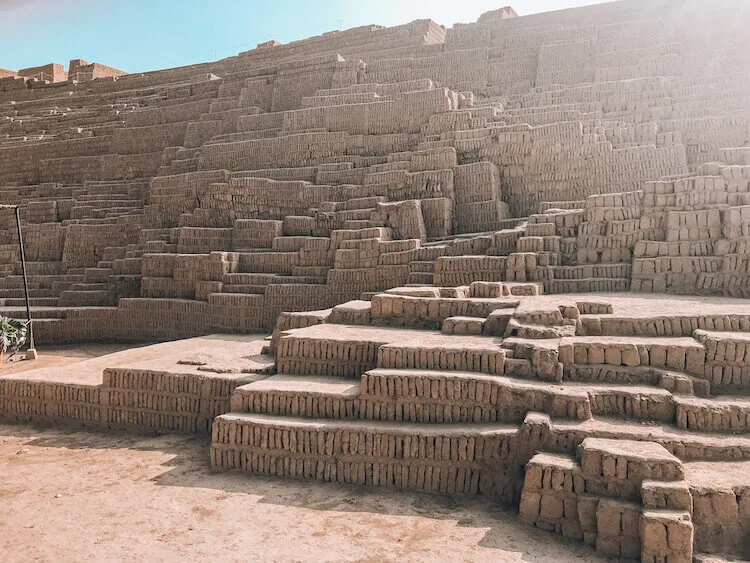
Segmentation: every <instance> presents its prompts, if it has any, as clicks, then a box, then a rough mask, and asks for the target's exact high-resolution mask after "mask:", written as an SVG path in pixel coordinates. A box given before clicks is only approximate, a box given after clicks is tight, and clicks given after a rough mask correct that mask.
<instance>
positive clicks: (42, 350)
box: [0, 344, 138, 376]
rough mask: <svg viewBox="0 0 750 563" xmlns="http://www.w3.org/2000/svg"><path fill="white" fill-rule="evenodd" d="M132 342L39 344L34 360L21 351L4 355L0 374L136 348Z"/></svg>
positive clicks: (82, 359)
mask: <svg viewBox="0 0 750 563" xmlns="http://www.w3.org/2000/svg"><path fill="white" fill-rule="evenodd" d="M137 347H138V346H137V345H133V344H70V345H64V346H40V347H39V348H38V349H37V351H38V352H39V358H38V359H36V360H25V359H23V358H24V354H23V353H20V352H19V353H16V354H11V353H8V354H7V355H6V356H5V361H4V362H3V363H2V364H0V376H3V375H8V374H11V373H21V372H24V371H31V370H33V369H40V368H46V367H61V366H67V365H70V364H75V363H78V362H82V361H84V360H89V359H91V358H98V357H99V356H104V355H106V354H113V353H115V352H120V351H122V350H128V349H130V348H137Z"/></svg>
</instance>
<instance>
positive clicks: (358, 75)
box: [0, 0, 750, 562]
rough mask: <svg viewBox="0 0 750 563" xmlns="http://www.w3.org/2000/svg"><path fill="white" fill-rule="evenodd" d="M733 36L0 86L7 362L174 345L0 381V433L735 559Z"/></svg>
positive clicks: (497, 34)
mask: <svg viewBox="0 0 750 563" xmlns="http://www.w3.org/2000/svg"><path fill="white" fill-rule="evenodd" d="M749 29H750V5H748V3H747V2H746V1H745V0H722V1H721V2H705V1H703V2H698V1H695V0H648V1H646V0H622V1H620V2H613V3H606V4H599V5H595V6H589V7H583V8H575V9H569V10H562V11H556V12H549V13H543V14H536V15H532V16H525V17H518V16H517V15H516V13H515V12H514V11H513V10H512V9H511V8H503V9H500V10H497V11H493V12H488V13H486V14H484V15H482V16H481V17H480V18H479V20H478V21H477V22H475V23H472V24H466V25H463V24H461V25H456V26H454V27H452V28H450V29H446V28H444V27H442V26H441V25H438V24H437V23H435V22H432V21H429V20H420V21H414V22H412V23H409V24H406V25H402V26H397V27H392V28H383V27H379V26H367V27H360V28H356V29H350V30H346V31H335V32H331V33H326V34H323V35H321V36H318V37H313V38H309V39H305V40H301V41H296V42H293V43H290V44H285V45H282V44H279V43H277V42H273V41H272V42H268V43H265V44H261V45H258V47H257V48H256V49H253V50H250V51H247V52H244V53H240V54H239V55H237V56H234V57H230V58H227V59H223V60H220V61H216V62H213V63H206V64H200V65H194V66H189V67H181V68H174V69H168V70H160V71H154V72H148V73H143V74H129V75H119V71H116V70H115V69H109V67H104V66H103V65H98V66H97V65H96V63H94V64H92V65H89V64H88V63H86V62H85V61H73V63H75V65H74V64H71V69H73V68H75V69H76V71H75V72H73V71H72V70H71V71H70V72H69V73H66V75H65V76H64V77H63V76H61V77H60V79H59V80H58V79H45V77H46V76H47V75H46V74H44V73H42V74H41V75H40V74H38V73H37V74H36V75H33V76H32V75H30V74H29V73H26V74H27V75H19V74H17V73H14V72H11V71H0V204H11V205H20V206H21V218H22V222H23V237H24V243H25V248H26V258H27V260H28V261H29V263H28V271H29V282H30V291H31V304H32V306H33V310H32V315H33V317H34V319H35V323H34V327H35V334H36V339H37V342H39V343H40V345H43V344H50V343H74V342H92V341H133V342H144V341H167V340H174V339H180V338H191V337H199V336H203V338H198V339H195V340H191V341H188V342H190V343H191V344H184V345H182V346H183V347H182V348H179V351H178V352H174V351H175V350H177V349H176V348H171V350H172V351H173V352H172V354H173V355H172V356H169V358H170V359H169V361H167V360H166V359H164V358H165V357H166V356H163V355H164V354H165V352H163V351H164V350H166V349H167V348H165V346H170V345H167V344H159V345H156V346H154V347H151V348H148V349H143V350H151V351H150V352H149V353H150V354H152V356H150V357H148V354H146V353H145V352H144V354H146V355H143V354H142V355H141V356H142V357H139V358H138V361H137V362H131V361H129V360H128V361H126V359H119V360H115V359H112V358H110V359H108V360H100V361H98V363H92V364H90V365H89V368H87V369H88V371H86V372H85V377H84V369H83V367H82V368H81V372H80V374H79V375H78V376H75V375H74V376H71V375H70V374H69V373H67V374H59V373H52V372H50V371H49V370H47V371H44V370H40V373H34V372H29V373H28V374H18V375H14V376H7V377H0V414H2V416H3V417H6V418H7V417H9V418H20V419H28V418H32V419H45V420H53V421H61V422H68V423H69V422H85V423H88V424H95V425H102V426H127V427H135V428H141V429H142V428H151V429H163V430H178V431H183V432H196V433H201V432H212V448H211V464H212V465H213V466H214V467H216V468H220V469H237V470H242V471H252V472H262V473H267V474H270V475H278V476H295V477H307V478H315V479H321V480H326V481H338V482H342V483H358V484H369V485H382V486H391V487H399V488H409V489H418V490H425V491H435V492H440V493H447V494H455V495H477V494H481V495H485V496H490V497H492V498H496V499H498V501H502V502H505V503H509V504H511V505H514V506H517V507H519V510H520V517H521V518H522V519H523V520H524V521H527V522H529V523H531V524H533V525H535V526H537V527H539V528H541V529H543V530H548V531H550V532H557V533H558V534H562V535H563V536H566V537H569V538H577V539H580V540H583V541H585V542H588V543H590V544H591V545H594V546H596V549H597V551H599V552H600V553H602V554H604V555H611V556H615V557H622V558H641V559H642V560H644V561H649V562H651V561H653V562H657V561H658V562H665V561H666V562H680V561H692V558H693V556H694V555H695V556H698V554H699V553H712V554H723V555H726V556H730V557H748V558H750V437H749V436H748V432H750V301H747V300H746V299H745V298H746V297H748V294H750V144H749V143H748V141H749V131H750V129H749V125H750V32H749V31H748V30H749ZM57 66H59V65H57ZM40 68H41V67H40ZM32 70H33V69H32ZM40 72H41V71H40ZM62 72H64V71H62ZM31 74H33V73H31ZM0 226H1V230H0V313H2V314H4V315H10V316H14V317H18V318H23V317H24V316H25V314H26V313H25V309H24V308H23V305H24V299H23V297H24V291H23V280H22V277H21V276H20V265H19V251H18V240H17V235H16V231H15V216H14V214H13V212H12V211H11V210H0ZM271 331H273V337H272V338H271V339H270V342H269V343H268V346H267V349H266V350H260V349H259V348H258V347H257V346H255V345H254V344H250V343H248V341H246V340H245V339H244V336H243V335H246V334H247V333H253V332H267V333H270V332H271ZM209 334H223V335H225V336H223V337H205V336H204V335H209ZM193 348H195V350H193ZM192 352H196V354H192V355H191V353H192ZM261 352H263V353H261ZM174 354H177V355H174ZM156 358H160V359H159V360H158V361H157V359H156ZM102 362H104V363H102ZM71 377H73V378H75V377H78V378H79V379H78V380H75V379H74V380H71V379H70V378H71Z"/></svg>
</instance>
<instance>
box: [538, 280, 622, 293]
mask: <svg viewBox="0 0 750 563" xmlns="http://www.w3.org/2000/svg"><path fill="white" fill-rule="evenodd" d="M604 291H607V292H615V291H630V278H582V279H562V280H558V279H555V280H553V281H552V293H597V292H604Z"/></svg>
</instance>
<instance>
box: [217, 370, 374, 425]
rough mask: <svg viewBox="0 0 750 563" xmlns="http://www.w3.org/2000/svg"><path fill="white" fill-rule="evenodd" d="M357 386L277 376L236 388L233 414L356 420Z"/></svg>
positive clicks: (327, 379) (332, 380) (331, 380)
mask: <svg viewBox="0 0 750 563" xmlns="http://www.w3.org/2000/svg"><path fill="white" fill-rule="evenodd" d="M359 394H360V383H359V382H356V381H348V380H344V379H341V378H338V377H316V376H300V375H283V374H278V375H274V376H271V377H269V378H267V379H263V380H261V381H256V382H254V383H249V384H247V385H242V386H240V387H237V388H236V389H235V391H234V394H233V395H232V404H231V407H232V412H248V413H255V414H271V415H277V416H299V417H315V418H350V419H355V418H359V400H358V397H359Z"/></svg>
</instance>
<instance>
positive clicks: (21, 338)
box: [0, 317, 26, 353]
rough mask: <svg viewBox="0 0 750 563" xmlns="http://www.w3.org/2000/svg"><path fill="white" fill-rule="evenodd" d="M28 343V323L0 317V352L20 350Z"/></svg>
mask: <svg viewBox="0 0 750 563" xmlns="http://www.w3.org/2000/svg"><path fill="white" fill-rule="evenodd" d="M24 342H26V323H24V322H22V321H18V320H16V319H9V318H8V317H0V352H3V353H4V352H7V351H9V350H18V349H19V348H20V347H21V346H23V344H24Z"/></svg>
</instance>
